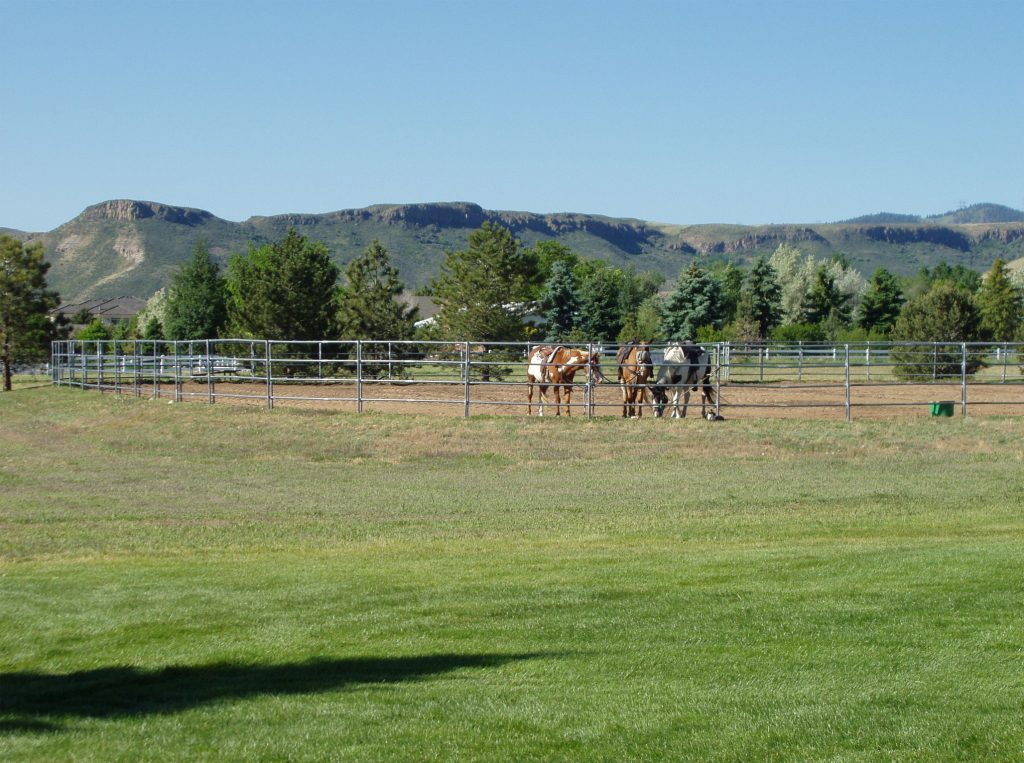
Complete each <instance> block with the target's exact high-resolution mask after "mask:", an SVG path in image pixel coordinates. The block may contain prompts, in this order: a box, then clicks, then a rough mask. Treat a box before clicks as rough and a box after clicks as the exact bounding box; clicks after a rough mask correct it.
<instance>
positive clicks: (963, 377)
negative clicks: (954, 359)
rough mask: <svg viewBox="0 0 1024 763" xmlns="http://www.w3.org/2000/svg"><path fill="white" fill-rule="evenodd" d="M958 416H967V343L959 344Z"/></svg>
mask: <svg viewBox="0 0 1024 763" xmlns="http://www.w3.org/2000/svg"><path fill="white" fill-rule="evenodd" d="M960 415H961V416H966V415H967V342H961V343H960Z"/></svg>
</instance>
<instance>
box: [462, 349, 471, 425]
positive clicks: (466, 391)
mask: <svg viewBox="0 0 1024 763" xmlns="http://www.w3.org/2000/svg"><path fill="white" fill-rule="evenodd" d="M465 353H466V354H465V357H464V359H463V363H464V366H463V374H464V377H465V381H463V392H462V394H463V403H462V417H463V418H469V372H470V363H469V342H466V348H465Z"/></svg>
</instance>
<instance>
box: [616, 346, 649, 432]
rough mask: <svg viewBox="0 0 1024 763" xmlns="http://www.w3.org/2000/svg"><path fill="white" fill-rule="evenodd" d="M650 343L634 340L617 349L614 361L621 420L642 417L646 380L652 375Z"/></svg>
mask: <svg viewBox="0 0 1024 763" xmlns="http://www.w3.org/2000/svg"><path fill="white" fill-rule="evenodd" d="M650 344H651V343H650V342H638V341H636V340H635V339H634V340H632V341H630V342H628V343H627V344H625V345H623V346H622V347H620V348H619V354H618V355H617V356H616V358H615V361H616V364H617V365H618V368H619V387H621V388H622V418H624V419H625V418H633V419H638V418H640V417H641V416H643V415H644V398H645V397H646V394H645V393H646V391H647V380H648V379H650V378H651V376H652V374H653V373H654V362H653V361H652V360H651V348H650Z"/></svg>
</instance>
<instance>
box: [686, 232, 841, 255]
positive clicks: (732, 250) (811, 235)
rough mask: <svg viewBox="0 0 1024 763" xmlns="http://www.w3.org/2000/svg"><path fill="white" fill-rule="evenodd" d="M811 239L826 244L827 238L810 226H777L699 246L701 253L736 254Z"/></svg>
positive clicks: (794, 243)
mask: <svg viewBox="0 0 1024 763" xmlns="http://www.w3.org/2000/svg"><path fill="white" fill-rule="evenodd" d="M803 241H813V242H815V243H818V244H828V240H827V239H825V238H824V237H823V236H821V235H820V234H819V233H818V232H817V231H815V230H813V229H811V228H788V227H779V228H777V229H770V230H764V231H755V232H751V233H748V234H746V235H744V236H740V237H739V238H735V239H731V240H729V241H713V242H709V243H707V244H704V245H702V246H701V248H700V250H701V253H702V254H736V253H738V252H752V251H764V250H766V249H775V248H777V247H778V246H779V244H793V245H796V244H799V243H800V242H803Z"/></svg>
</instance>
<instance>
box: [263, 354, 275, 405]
mask: <svg viewBox="0 0 1024 763" xmlns="http://www.w3.org/2000/svg"><path fill="white" fill-rule="evenodd" d="M263 344H264V352H265V355H266V358H267V408H268V409H271V410H273V408H274V370H273V356H272V354H271V350H270V340H269V339H264V340H263Z"/></svg>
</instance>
